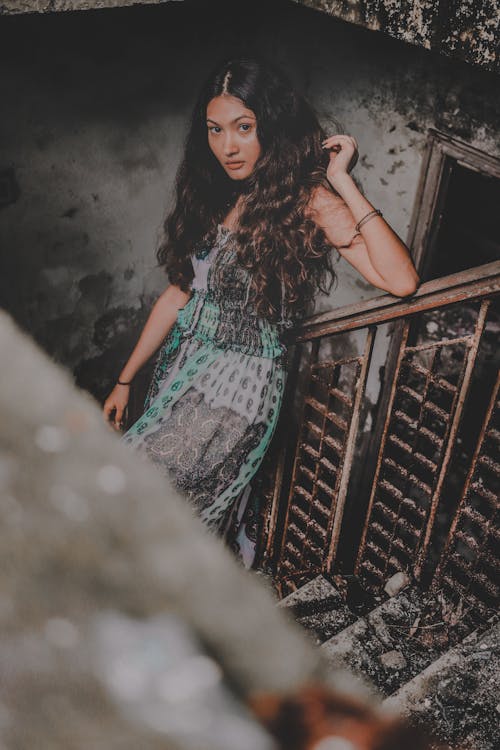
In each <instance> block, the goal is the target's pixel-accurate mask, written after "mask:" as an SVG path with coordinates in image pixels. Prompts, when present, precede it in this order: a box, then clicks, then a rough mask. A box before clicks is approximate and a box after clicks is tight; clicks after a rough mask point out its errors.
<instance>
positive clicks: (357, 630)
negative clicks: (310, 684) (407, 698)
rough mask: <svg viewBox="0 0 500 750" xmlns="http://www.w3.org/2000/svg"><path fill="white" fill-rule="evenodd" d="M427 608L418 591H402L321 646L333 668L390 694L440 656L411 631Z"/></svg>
mask: <svg viewBox="0 0 500 750" xmlns="http://www.w3.org/2000/svg"><path fill="white" fill-rule="evenodd" d="M423 608H424V596H423V594H422V593H421V592H420V591H419V590H418V589H417V588H416V587H411V588H407V589H405V590H403V591H400V592H399V593H398V594H397V595H396V596H394V597H392V598H390V599H387V600H386V601H384V602H383V603H382V604H381V605H379V606H378V607H376V608H375V609H373V610H372V611H371V612H370V613H369V614H368V615H366V616H365V617H362V618H360V619H358V620H357V621H356V622H354V623H353V624H352V625H350V626H348V627H347V628H346V629H345V630H343V631H342V632H339V633H338V634H337V635H335V636H333V637H332V638H330V639H329V640H328V641H327V642H326V643H324V644H323V645H322V647H321V649H322V651H323V654H324V656H325V657H326V659H327V660H328V662H329V663H330V664H331V665H332V666H333V667H338V668H343V669H345V668H347V669H349V670H351V671H352V672H354V674H355V675H357V676H358V677H360V678H362V679H364V681H365V682H366V681H368V682H369V683H371V685H372V686H373V687H374V688H376V689H378V690H379V691H380V692H381V693H382V694H384V695H386V696H387V695H390V694H391V693H393V692H394V691H395V690H397V689H398V688H399V687H400V686H401V685H403V684H404V683H406V682H408V680H411V679H412V678H413V677H414V676H415V675H416V674H418V673H419V672H421V671H422V670H423V669H425V668H426V667H427V666H428V665H429V664H430V663H431V662H432V661H434V660H435V659H436V658H438V657H439V656H440V653H441V652H440V651H439V649H438V648H431V647H429V646H428V645H422V644H420V643H419V642H418V641H417V640H416V639H415V638H412V637H411V635H410V631H411V629H412V626H413V624H414V623H415V622H416V621H417V618H419V616H420V614H421V613H422V611H423Z"/></svg>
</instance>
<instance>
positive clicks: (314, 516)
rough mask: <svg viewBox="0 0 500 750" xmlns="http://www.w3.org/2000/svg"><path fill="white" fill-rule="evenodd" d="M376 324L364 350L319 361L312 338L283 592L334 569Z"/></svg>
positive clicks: (281, 573) (282, 563)
mask: <svg viewBox="0 0 500 750" xmlns="http://www.w3.org/2000/svg"><path fill="white" fill-rule="evenodd" d="M374 336H375V329H374V328H370V329H368V332H367V337H366V342H365V347H364V352H363V355H362V356H360V357H349V358H345V359H337V360H329V361H318V351H319V341H318V340H316V341H314V342H313V346H312V350H311V359H310V363H309V381H308V388H307V392H306V394H305V398H304V403H303V414H302V420H301V431H300V435H299V439H298V443H297V447H296V451H295V458H294V466H293V472H292V480H291V484H290V492H289V497H288V504H287V514H286V520H285V528H284V533H283V538H282V539H283V540H282V546H281V553H280V558H279V561H278V579H279V584H280V589H281V593H282V594H286V593H289V591H291V590H293V589H294V587H295V585H296V583H297V582H298V581H299V580H302V579H303V578H304V576H308V577H311V576H313V575H316V574H318V573H319V572H325V571H328V570H330V568H331V566H332V564H333V562H334V560H335V553H336V550H337V545H338V539H339V534H340V525H341V521H342V515H343V509H344V503H345V498H346V495H347V486H348V481H349V474H350V469H351V465H352V459H353V455H354V441H355V438H356V434H357V429H358V423H359V413H360V408H361V401H362V398H363V394H364V389H365V385H366V378H367V374H368V368H369V363H370V358H371V353H372V349H373V341H374Z"/></svg>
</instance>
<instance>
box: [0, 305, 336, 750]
mask: <svg viewBox="0 0 500 750" xmlns="http://www.w3.org/2000/svg"><path fill="white" fill-rule="evenodd" d="M0 352H1V369H0V383H1V387H0V523H1V531H0V555H1V557H0V575H1V589H0V620H1V626H2V637H1V641H0V670H1V673H0V750H10V749H11V748H15V749H16V750H24V749H26V750H28V748H29V750H33V748H37V750H45V749H47V750H48V748H50V750H59V749H60V750H77V749H78V750H79V749H80V748H82V750H83V748H85V749H86V750H88V748H89V747H91V748H92V750H113V748H120V750H128V748H130V750H132V748H133V750H138V748H140V750H148V749H149V748H155V749H156V748H179V749H180V748H182V749H184V748H185V749H186V750H188V749H189V750H235V748H237V749H238V750H247V749H248V750H268V749H269V750H271V748H273V747H274V744H273V741H272V740H271V738H270V736H269V735H268V734H267V733H266V732H265V731H264V730H263V729H262V728H261V727H260V724H258V723H256V722H255V721H254V720H253V718H252V716H251V715H250V713H249V712H248V711H247V709H246V708H245V697H246V696H247V695H249V694H252V693H254V692H258V691H276V692H278V693H279V692H286V691H289V690H292V689H294V688H296V687H297V686H299V685H300V684H301V683H303V682H304V681H307V680H308V679H311V678H318V676H320V675H323V679H324V680H325V681H327V682H330V684H332V685H333V684H336V683H337V678H336V677H334V676H332V675H328V674H327V673H326V669H325V668H324V667H323V665H322V664H321V663H320V656H319V651H317V650H316V649H315V648H314V647H313V646H312V645H311V644H310V643H309V641H308V640H306V638H305V636H303V633H302V631H301V630H300V629H299V626H297V625H295V624H294V623H292V622H291V620H288V619H287V616H286V614H285V613H284V612H283V611H281V610H280V609H279V608H277V607H276V606H275V601H274V599H273V596H272V594H271V592H270V591H268V590H266V587H265V586H264V585H263V583H261V580H260V579H259V578H258V577H257V576H255V575H252V574H249V573H248V572H246V571H244V570H243V569H241V568H240V566H239V565H238V564H237V563H236V561H235V560H234V559H233V558H232V555H231V554H230V552H229V551H227V550H226V549H224V548H223V547H222V545H221V544H220V543H219V542H217V541H216V540H215V539H213V538H211V537H210V536H209V535H208V533H206V532H205V530H204V527H203V526H202V525H201V523H200V522H199V521H198V519H197V518H195V517H194V516H193V514H192V511H191V509H190V508H189V506H188V504H187V503H186V501H185V500H184V499H183V498H182V497H181V496H180V495H179V494H178V493H177V492H176V491H175V490H174V488H173V487H172V486H169V485H168V484H167V483H166V482H165V479H164V478H162V477H161V476H160V475H159V473H157V472H156V471H155V470H154V469H153V467H152V466H150V465H149V464H146V463H145V459H143V458H140V457H139V455H138V454H135V453H132V452H131V450H130V448H128V447H126V446H125V445H124V444H122V443H121V442H120V441H119V440H118V437H117V435H116V434H115V433H114V432H113V431H112V429H111V427H109V426H108V425H106V424H105V423H104V421H103V418H102V415H101V410H100V406H99V405H98V404H97V403H96V402H95V401H94V399H93V398H92V397H91V396H90V395H88V394H87V393H86V392H84V391H79V390H77V389H76V388H75V387H74V385H73V383H72V380H71V377H70V375H69V373H67V372H66V371H65V370H63V369H62V368H60V367H58V366H57V365H56V364H55V363H54V362H52V361H51V360H50V359H49V358H48V357H47V356H46V355H45V354H44V353H43V352H42V351H41V350H40V349H38V348H37V346H36V345H35V343H34V342H33V341H32V340H31V339H29V338H28V337H27V336H26V335H25V334H23V333H22V332H21V331H20V330H19V329H18V328H17V327H16V325H15V324H14V323H13V322H12V320H11V319H10V318H9V317H8V316H7V315H6V314H4V313H0ZM336 686H337V687H338V684H337V685H336Z"/></svg>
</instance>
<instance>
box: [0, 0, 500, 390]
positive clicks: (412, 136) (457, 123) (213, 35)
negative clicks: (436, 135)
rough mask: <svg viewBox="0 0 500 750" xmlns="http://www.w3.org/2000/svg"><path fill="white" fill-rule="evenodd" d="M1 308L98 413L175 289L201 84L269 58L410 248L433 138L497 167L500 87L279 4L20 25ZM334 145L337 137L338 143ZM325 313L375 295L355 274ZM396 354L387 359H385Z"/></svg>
mask: <svg viewBox="0 0 500 750" xmlns="http://www.w3.org/2000/svg"><path fill="white" fill-rule="evenodd" d="M0 36H1V38H0V50H1V52H0V56H1V59H0V63H1V68H2V72H3V75H2V77H1V79H0V95H1V101H2V104H3V112H4V114H3V116H2V118H1V122H0V128H1V132H0V181H1V178H2V176H3V178H4V185H5V184H6V185H7V186H8V189H7V191H5V190H4V197H5V195H6V194H7V193H9V192H10V195H11V198H10V201H11V202H10V203H9V200H6V201H5V203H6V204H7V205H4V206H3V208H2V209H1V210H0V246H1V268H0V294H1V302H2V305H3V306H4V307H6V308H7V309H8V310H9V312H11V314H12V315H13V316H14V317H15V319H16V320H17V321H18V322H19V323H20V324H21V325H22V326H23V327H24V328H25V329H26V330H28V331H29V332H30V333H31V334H32V335H33V336H34V337H35V339H36V340H37V341H38V342H39V343H40V344H41V345H42V346H43V347H44V348H45V349H46V350H47V351H48V352H49V353H50V354H51V355H52V356H53V357H54V358H55V359H56V360H57V361H59V362H61V363H62V364H63V365H65V366H66V367H67V368H69V369H70V370H71V371H73V372H74V373H75V374H76V375H77V379H78V382H79V383H80V384H81V385H83V386H84V387H86V388H88V389H89V390H90V391H91V392H92V393H93V394H94V395H95V396H97V397H98V398H103V397H104V396H105V395H106V394H107V392H108V390H109V388H110V386H111V383H112V381H113V378H114V377H115V376H116V374H117V373H118V372H119V370H120V369H121V367H122V363H123V362H124V360H125V359H126V357H127V356H128V353H129V352H130V350H131V348H132V347H133V345H134V343H135V340H136V337H137V335H138V333H139V331H140V327H141V325H142V324H143V323H144V321H145V319H146V316H147V314H148V311H149V309H150V306H151V304H152V302H153V300H154V299H155V296H156V295H157V294H158V293H159V292H161V291H162V289H163V288H164V287H165V285H166V279H165V277H164V275H163V273H162V272H161V271H160V270H158V269H155V257H154V251H155V247H156V243H157V239H158V236H159V228H160V226H161V222H162V218H163V216H164V214H165V211H166V210H167V209H168V207H169V206H170V205H171V191H172V186H173V180H174V177H175V172H176V169H177V165H178V163H179V160H180V157H181V151H182V142H183V137H184V133H185V127H186V124H187V119H188V117H189V113H190V109H191V106H192V103H193V100H194V97H195V93H196V90H197V87H198V85H199V82H200V81H201V79H202V78H203V76H204V75H205V71H206V70H207V68H208V67H210V66H212V64H213V62H214V61H216V60H218V59H220V58H221V57H223V56H225V55H226V54H233V53H236V54H239V53H252V52H257V53H264V54H266V55H268V56H269V57H270V58H272V59H274V60H275V61H276V62H277V63H279V64H281V65H282V66H283V67H284V68H285V69H286V70H287V71H288V73H289V74H290V75H291V77H292V78H293V79H294V80H295V82H296V83H297V85H298V86H299V87H301V88H302V90H303V91H305V93H306V94H307V95H308V96H309V98H310V100H311V101H312V103H313V104H314V105H315V106H316V107H317V109H318V112H319V114H320V116H321V118H322V120H323V121H324V123H325V124H327V125H328V123H332V122H333V120H334V119H337V120H339V121H340V122H341V124H342V130H343V131H344V132H348V133H351V134H352V135H354V136H355V137H356V139H357V140H358V143H359V146H360V161H359V163H358V165H357V167H356V169H355V174H356V176H357V178H358V179H359V181H360V183H361V185H362V187H363V189H364V191H365V193H366V195H367V197H368V198H369V199H370V200H371V202H372V203H373V204H374V205H375V206H377V207H380V208H381V209H382V211H383V212H384V215H385V217H386V218H387V220H388V221H389V222H390V223H391V224H392V226H393V227H394V229H395V230H396V231H397V232H398V233H399V234H400V236H401V237H403V239H405V238H406V236H407V231H408V226H409V221H410V217H411V213H412V209H413V205H414V200H415V192H416V188H417V182H418V177H419V171H420V167H421V162H422V155H423V152H424V147H425V142H426V130H427V128H429V127H431V126H432V127H437V128H440V129H441V130H443V131H445V132H448V133H450V134H453V135H455V136H456V137H459V138H461V139H463V140H464V141H466V142H468V143H470V144H472V145H474V146H476V147H478V148H480V149H483V150H484V151H486V152H489V153H495V154H500V143H499V138H498V136H499V130H500V113H499V109H500V103H499V101H498V96H497V91H498V78H496V77H495V76H494V75H493V74H490V73H487V72H484V71H482V70H480V69H478V68H473V67H471V66H468V65H466V64H465V63H457V62H453V61H451V60H448V59H445V58H443V57H441V56H439V55H437V54H435V53H432V52H429V51H426V50H423V49H420V48H417V47H413V46H409V45H406V44H404V43H402V42H400V41H397V40H393V39H390V38H387V37H384V36H382V35H375V34H372V33H371V32H369V31H367V30H365V29H362V28H360V27H357V26H354V25H351V24H347V23H344V22H342V21H338V20H335V19H333V18H331V19H330V18H327V17H325V16H324V15H322V14H320V13H317V12H316V11H314V10H311V9H307V8H304V7H301V6H300V5H298V4H296V3H291V2H281V1H280V0H278V1H277V2H275V3H273V4H272V6H271V7H270V8H269V9H267V10H266V14H265V15H264V14H262V13H260V12H258V10H257V9H255V8H249V9H247V10H245V9H244V8H240V7H238V14H236V13H235V6H234V3H227V2H225V3H224V2H213V3H211V4H210V6H207V4H206V3H199V2H198V3H196V2H190V1H189V0H186V1H185V2H182V3H181V2H175V3H166V4H163V5H159V6H152V5H151V6H144V7H135V8H124V9H116V10H104V11H89V12H88V13H84V14H81V13H65V14H46V15H28V16H11V17H4V18H3V19H2V25H1V28H0ZM330 129H331V130H332V132H333V125H331V128H330ZM336 268H337V271H338V275H339V286H338V288H337V289H336V290H335V291H333V292H332V295H331V298H330V299H324V298H322V299H318V306H317V309H318V310H324V309H327V308H329V307H332V306H338V305H342V304H346V303H348V302H353V301H356V300H358V299H362V298H368V297H370V296H373V295H375V294H377V293H382V292H380V290H375V289H374V288H373V287H371V285H369V284H368V283H367V282H365V281H364V280H363V279H362V278H361V277H360V276H359V274H358V273H357V272H356V271H354V269H352V267H351V266H349V265H348V263H347V262H346V261H345V260H343V259H341V260H339V261H338V263H337V266H336ZM381 345H382V346H383V342H382V344H381Z"/></svg>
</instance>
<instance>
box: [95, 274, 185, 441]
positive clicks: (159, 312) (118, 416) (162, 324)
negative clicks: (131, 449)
mask: <svg viewBox="0 0 500 750" xmlns="http://www.w3.org/2000/svg"><path fill="white" fill-rule="evenodd" d="M190 297H191V294H190V292H183V291H182V289H180V288H179V287H178V286H176V285H175V284H170V286H169V287H167V289H166V290H165V291H164V292H163V294H161V295H160V297H159V298H158V299H157V300H156V302H155V304H154V305H153V308H152V310H151V312H150V314H149V317H148V319H147V321H146V323H145V325H144V328H143V330H142V333H141V335H140V336H139V339H138V341H137V344H136V345H135V348H134V350H133V351H132V354H131V355H130V357H129V359H128V361H127V363H126V365H125V367H124V368H123V369H122V371H121V373H120V375H119V378H118V380H120V381H122V382H123V383H130V382H131V381H132V380H133V379H134V377H135V375H136V374H137V372H138V371H139V370H140V369H141V367H142V366H143V365H144V364H145V363H146V362H147V361H148V359H149V358H150V357H151V355H152V354H153V353H154V352H155V351H156V350H157V349H158V347H159V346H160V344H161V343H162V341H163V340H164V338H165V336H166V335H167V333H168V332H169V330H170V329H171V328H172V326H173V325H174V323H175V321H176V319H177V313H178V311H179V308H180V307H183V306H184V305H185V304H186V303H187V302H188V301H189V299H190ZM129 393H130V386H129V385H118V384H117V385H115V387H114V388H113V390H112V391H111V393H110V394H109V396H108V398H107V399H106V401H105V402H104V406H103V413H104V418H105V420H106V421H109V419H110V415H111V413H112V412H113V411H114V412H115V416H114V420H113V422H114V424H113V426H114V427H115V429H119V428H120V425H121V422H122V417H123V412H124V411H125V407H126V406H127V403H128V400H129Z"/></svg>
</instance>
